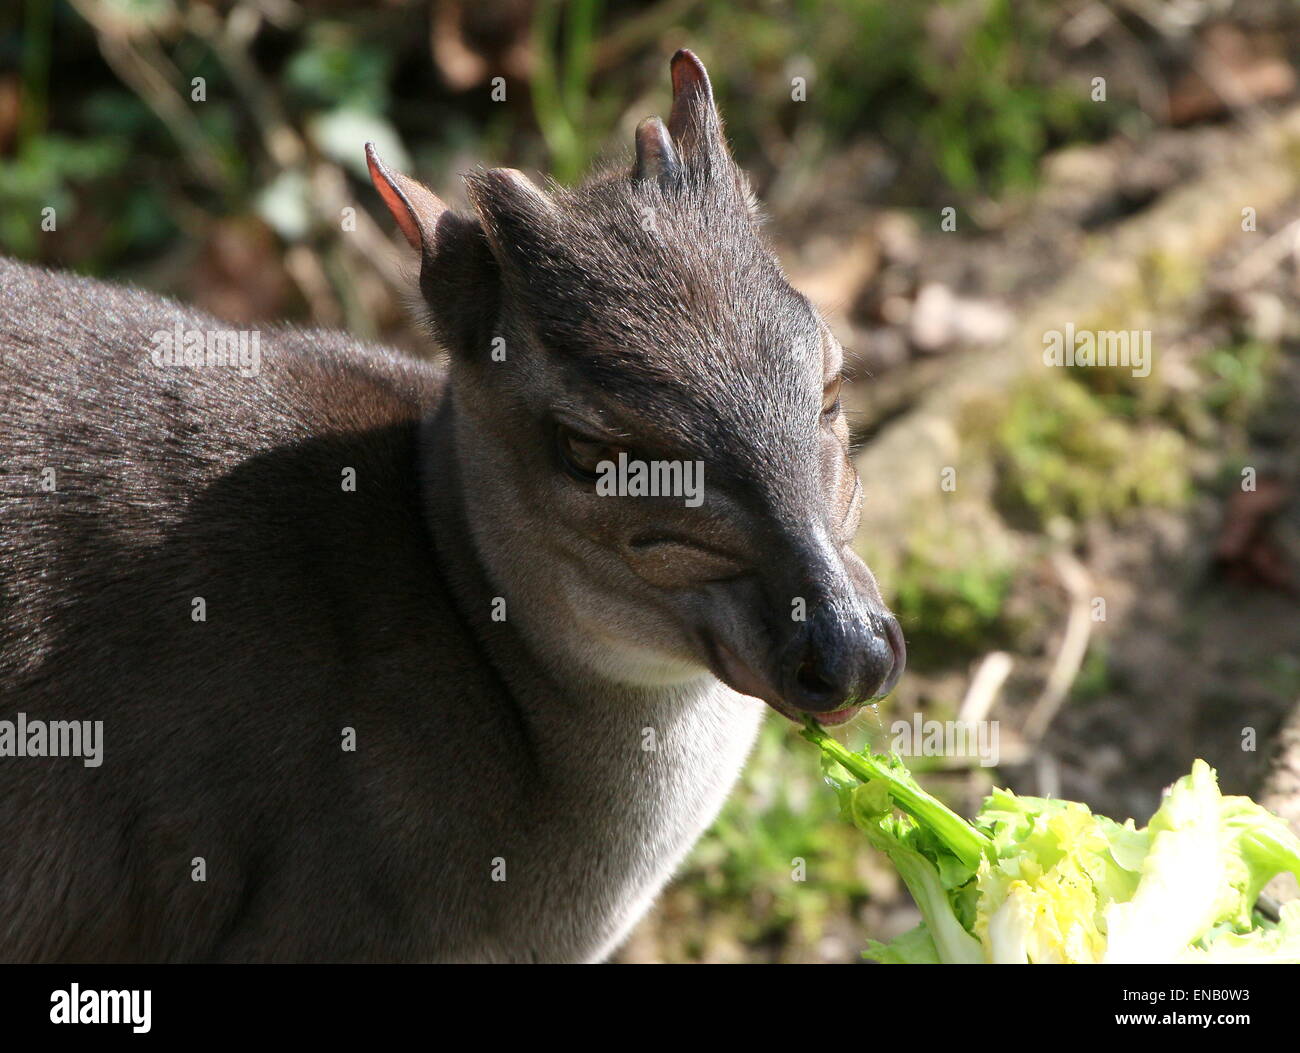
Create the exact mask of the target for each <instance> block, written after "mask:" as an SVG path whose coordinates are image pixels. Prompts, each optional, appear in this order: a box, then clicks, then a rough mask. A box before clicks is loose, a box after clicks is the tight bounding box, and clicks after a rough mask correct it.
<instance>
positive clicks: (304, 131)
mask: <svg viewBox="0 0 1300 1053" xmlns="http://www.w3.org/2000/svg"><path fill="white" fill-rule="evenodd" d="M87 10H89V9H87ZM103 10H104V11H105V12H106V16H107V14H109V13H111V17H112V18H113V19H114V20H115V21H114V25H115V32H117V31H121V30H122V29H123V28H125V30H126V35H125V36H124V37H123V39H125V40H129V41H131V42H132V46H136V47H138V48H139V55H140V56H143V58H144V59H146V60H147V61H148V62H149V63H152V64H154V65H156V66H158V69H157V74H158V75H160V76H161V77H162V79H163V82H162V83H160V82H158V81H157V80H156V79H155V80H154V81H152V87H151V88H150V89H149V90H148V91H147V92H144V93H143V94H142V89H141V83H143V82H142V81H141V80H140V79H139V77H138V76H137V77H136V78H135V79H133V80H132V82H131V84H130V85H126V84H123V82H122V81H121V80H120V79H119V73H120V72H121V69H122V60H121V59H120V58H119V59H118V60H116V61H114V62H110V61H107V60H106V58H105V56H104V55H101V54H100V52H99V48H98V42H97V39H96V35H95V31H94V29H93V28H92V27H91V26H90V25H88V24H87V23H86V22H85V21H84V20H83V18H82V17H81V15H80V14H79V13H78V12H77V11H75V10H74V9H72V8H71V7H70V6H69V5H68V4H67V3H66V0H25V2H24V3H23V4H21V5H19V6H18V7H16V8H15V9H13V10H12V11H10V12H7V13H5V14H4V15H0V41H3V43H4V48H5V50H6V51H8V52H9V53H11V54H14V55H16V56H17V57H18V59H19V63H20V67H21V79H22V98H23V110H22V123H21V128H20V129H19V130H18V133H17V134H16V135H15V136H14V137H13V143H12V145H11V147H10V149H9V150H8V156H7V157H6V158H5V159H4V162H3V168H4V171H3V173H2V174H0V216H3V217H4V218H3V221H2V222H0V247H2V248H3V249H5V250H6V251H9V252H12V253H16V254H18V255H21V256H28V257H31V256H38V255H40V254H41V253H42V252H43V251H45V252H46V254H47V255H51V256H52V257H56V258H58V259H59V260H60V261H62V262H66V263H71V264H74V265H80V266H85V267H89V268H91V269H97V270H108V269H111V268H112V266H113V264H114V263H115V262H117V261H120V260H124V259H138V258H140V257H142V256H147V255H149V254H152V253H157V252H158V251H159V250H160V248H161V247H162V246H163V244H164V243H165V242H166V240H167V239H168V238H169V237H170V238H175V237H177V236H178V234H179V232H180V231H181V230H182V229H185V230H187V231H188V232H189V234H190V236H193V233H194V231H195V224H196V223H201V222H202V221H203V217H205V216H206V217H208V218H209V219H210V220H215V219H217V218H219V217H229V216H231V215H235V214H240V213H249V212H252V211H255V202H257V201H258V200H260V199H261V198H262V197H263V195H264V192H265V190H266V187H267V186H268V185H269V184H271V183H273V182H274V181H275V180H276V179H277V178H279V176H280V175H281V174H282V171H281V163H282V160H283V158H279V159H277V157H276V156H274V155H272V154H268V142H269V139H268V130H269V129H271V128H273V126H274V125H275V124H276V123H277V121H278V120H279V118H280V117H281V116H283V118H284V121H285V122H286V126H287V127H288V128H291V129H294V130H295V131H297V132H298V133H299V134H300V135H302V136H303V138H304V139H305V141H306V142H307V143H308V144H314V145H317V146H318V147H319V148H320V149H322V150H323V151H324V152H325V153H326V154H327V155H329V156H334V155H336V154H338V153H340V152H341V148H340V146H339V145H338V144H337V143H332V144H331V143H323V142H322V143H317V139H316V137H317V136H319V135H323V134H325V132H326V131H328V130H329V129H331V128H334V129H337V128H338V127H339V123H338V120H337V119H326V118H338V115H340V114H347V115H352V116H353V117H355V115H357V114H364V115H366V116H367V117H368V119H369V124H370V127H372V128H375V129H377V132H376V134H381V135H386V136H387V139H388V140H389V141H391V142H394V143H399V144H400V143H402V142H403V141H404V142H405V143H406V145H407V147H408V148H409V151H410V153H412V154H414V155H415V156H416V158H417V159H418V160H420V161H421V167H422V168H423V169H425V170H427V169H428V168H429V167H430V166H432V167H433V168H434V170H435V171H438V170H439V169H441V168H442V166H445V165H447V164H448V163H450V162H451V161H452V158H453V156H456V157H459V156H460V154H459V153H458V151H463V150H469V149H472V150H473V151H474V153H475V154H476V155H477V156H479V157H481V158H482V159H483V160H484V161H488V162H492V163H513V164H517V165H519V164H522V165H528V166H535V167H537V168H541V169H544V170H547V171H549V172H551V173H552V174H554V175H555V176H556V177H557V178H558V179H560V180H561V181H570V180H574V179H576V178H578V177H580V176H581V175H582V174H583V172H584V171H586V170H587V169H588V167H589V166H590V165H591V164H592V163H593V161H595V160H596V159H597V158H599V157H600V156H602V155H606V154H610V153H612V152H626V149H627V144H626V143H625V142H623V141H622V135H623V134H624V133H620V129H625V128H626V127H627V126H628V121H629V114H628V111H627V107H628V105H629V102H630V100H634V99H642V98H645V97H648V96H650V95H653V96H654V97H656V98H660V99H662V98H663V97H664V94H665V86H664V61H665V60H666V58H667V55H668V53H669V52H670V50H671V48H672V47H675V46H677V45H678V44H679V43H689V44H690V46H692V47H693V48H694V49H695V50H696V51H697V52H699V53H700V54H701V55H702V56H703V57H704V59H705V60H706V62H707V63H708V64H709V68H710V72H711V74H712V76H713V78H714V80H715V83H716V85H717V87H718V92H719V95H720V97H721V100H722V103H723V106H724V110H725V113H726V117H727V122H728V132H729V134H730V135H731V137H732V138H733V139H734V140H735V142H736V144H737V149H738V152H739V153H740V155H741V156H742V157H743V158H744V159H745V161H746V163H747V164H749V165H751V166H753V167H755V168H757V169H759V173H758V174H759V175H760V178H764V177H770V176H771V175H772V174H773V173H774V172H775V171H776V170H777V169H778V168H779V167H780V166H781V165H783V164H785V163H787V162H788V161H791V160H795V159H797V160H798V162H799V163H801V164H805V165H810V166H815V165H816V164H817V163H818V159H819V157H822V156H828V155H830V154H831V153H833V152H835V151H838V150H841V149H843V148H844V147H845V146H846V145H847V144H849V143H851V142H853V141H857V140H869V141H874V142H876V143H878V144H879V145H880V146H881V147H882V148H883V149H884V150H885V151H886V152H887V153H888V155H889V156H890V157H891V158H892V161H893V164H894V166H895V167H896V168H897V170H898V171H899V173H900V175H901V178H899V179H898V180H896V181H895V182H894V188H895V189H894V190H893V191H891V193H893V194H894V195H895V197H896V199H897V203H900V204H907V203H909V200H910V202H911V203H915V202H919V201H922V200H926V201H928V200H930V199H931V198H932V197H933V195H934V194H935V193H936V192H941V191H944V190H945V188H946V192H947V193H948V194H949V195H950V196H955V197H956V198H958V199H960V198H961V196H962V195H967V194H998V193H1001V192H1003V191H1005V190H1007V189H1008V188H1019V187H1024V186H1027V185H1029V184H1030V183H1032V181H1033V179H1034V175H1035V171H1036V166H1037V163H1038V160H1039V159H1040V158H1041V156H1042V155H1043V153H1044V151H1046V150H1047V149H1048V148H1049V147H1051V146H1053V145H1055V144H1057V143H1060V142H1066V141H1074V140H1078V139H1086V138H1094V137H1097V136H1099V135H1102V134H1104V133H1105V132H1106V131H1107V130H1108V129H1112V128H1114V127H1116V126H1117V123H1118V122H1119V121H1121V120H1122V119H1123V118H1124V115H1125V114H1126V113H1127V112H1129V107H1128V105H1127V104H1126V103H1124V102H1123V101H1115V102H1113V103H1110V104H1107V105H1105V106H1099V105H1097V104H1095V103H1093V102H1091V101H1089V98H1088V94H1087V84H1086V82H1084V81H1082V80H1080V79H1079V78H1078V77H1076V76H1073V75H1071V74H1069V73H1068V72H1066V71H1065V70H1064V68H1063V66H1062V64H1061V63H1060V62H1058V61H1056V60H1055V59H1054V57H1053V53H1052V48H1051V42H1052V34H1053V32H1054V30H1055V28H1056V27H1057V26H1058V25H1059V23H1060V21H1061V19H1062V17H1063V15H1062V13H1061V12H1060V11H1059V10H1057V9H1056V7H1055V5H1052V4H1050V3H1045V2H1029V3H1012V2H1011V0H990V2H987V3H979V4H969V3H952V2H950V0H918V2H914V3H909V4H898V3H894V2H891V0H846V2H831V0H798V2H796V3H794V4H778V3H774V2H771V0H747V2H742V3H738V4H730V5H725V6H722V5H715V4H706V3H703V2H699V0H694V2H692V0H659V2H658V3H652V4H644V5H631V4H626V3H617V2H613V0H574V2H571V3H560V2H559V0H536V2H535V3H533V4H532V5H528V4H520V5H516V6H514V7H512V8H509V9H507V8H503V9H502V10H501V12H500V13H499V14H498V16H497V17H498V18H499V19H500V20H506V19H508V18H510V17H516V18H520V19H523V20H524V24H523V25H522V26H521V27H518V32H519V33H520V35H521V36H522V37H523V39H525V40H526V41H527V44H528V49H529V53H530V55H531V74H530V76H529V80H528V83H526V84H519V83H517V82H511V83H510V84H509V85H508V89H509V90H508V97H507V100H506V102H505V104H504V105H501V104H498V103H496V102H494V101H493V98H492V95H491V86H490V84H489V83H488V82H484V83H482V84H480V85H478V86H475V87H473V88H469V89H460V90H456V89H451V88H449V87H448V86H447V85H446V84H443V83H441V82H440V81H439V78H438V74H437V70H436V67H435V65H434V63H433V62H432V61H431V56H430V54H429V51H428V47H427V42H428V39H429V26H428V24H427V18H428V11H429V9H428V7H427V5H425V4H423V3H417V2H415V0H409V2H407V3H405V4H401V3H399V4H394V5H391V6H389V7H386V8H383V9H380V10H375V9H372V8H371V7H370V6H369V5H365V4H360V3H337V4H332V5H330V6H329V8H328V11H327V13H324V14H316V15H314V16H313V17H307V18H303V19H301V20H299V21H296V22H291V23H283V22H282V20H280V21H271V22H264V23H263V25H262V30H261V32H259V33H257V34H254V35H252V36H250V37H248V38H247V39H245V38H242V37H240V36H239V35H238V34H232V33H231V32H229V31H228V27H226V26H224V25H223V24H222V22H221V18H222V17H223V16H224V15H225V14H226V12H225V10H224V9H222V8H213V9H208V8H206V6H203V5H198V6H196V8H195V10H199V11H201V12H202V11H208V12H209V13H208V14H207V15H206V16H204V17H194V15H193V11H191V10H190V9H189V8H188V7H187V6H177V5H173V4H172V3H169V2H167V0H134V2H127V0H116V2H114V3H113V4H111V5H110V6H109V7H107V8H104V9H103ZM187 11H188V12H189V13H188V14H184V13H185V12H187ZM505 28H506V29H509V28H510V27H509V26H506V27H505ZM132 62H133V63H134V64H135V65H136V66H137V67H138V65H139V60H132ZM161 63H165V65H163V64H161ZM69 70H75V71H76V76H75V77H70V76H67V75H66V73H67V71H69ZM493 72H496V71H494V70H492V69H489V70H488V73H493ZM196 76H197V77H203V78H204V80H205V82H206V95H207V100H208V101H207V103H206V104H202V103H198V102H195V101H193V100H191V98H190V85H191V79H192V78H193V77H196ZM795 78H802V79H803V81H804V82H805V83H806V95H807V101H795V99H794V98H793V96H794V94H795V92H794V90H793V84H794V81H795ZM144 79H145V80H146V81H147V80H149V78H148V77H146V78H144ZM633 123H634V122H633ZM322 130H324V131H322ZM474 139H477V140H478V144H477V145H472V140H474ZM398 148H399V149H400V146H399V147H398ZM359 156H360V155H359V144H358V157H359ZM128 159H129V166H128ZM353 167H355V166H353ZM128 168H129V170H128ZM764 169H765V170H766V172H764ZM422 174H423V173H422ZM145 186H147V187H148V188H149V190H150V192H151V193H152V196H153V198H154V205H153V207H152V208H145V207H142V205H141V203H140V198H139V194H140V191H141V189H142V187H145ZM86 199H91V200H93V202H94V206H95V208H96V209H97V211H99V213H100V214H101V215H102V216H103V217H105V222H104V223H103V225H102V229H101V228H99V227H97V228H96V230H95V231H94V232H93V233H92V232H89V231H86V232H83V236H81V237H79V238H78V239H75V240H69V239H64V240H62V241H60V242H58V243H57V251H55V250H54V249H50V248H49V247H48V246H46V245H45V244H44V243H43V242H42V241H41V238H40V231H39V224H38V223H37V222H33V220H32V217H33V215H34V214H37V215H39V208H42V207H46V206H48V205H53V206H54V207H55V208H57V209H58V210H59V213H60V215H63V214H65V212H66V214H69V215H70V214H71V213H70V212H67V210H69V209H70V208H72V207H73V206H74V205H75V204H77V202H78V201H81V202H83V204H82V207H83V209H84V207H85V205H84V201H85V200H86ZM34 209H36V213H34V212H33V210H34ZM158 213H161V215H159V214H158ZM32 228H34V229H32Z"/></svg>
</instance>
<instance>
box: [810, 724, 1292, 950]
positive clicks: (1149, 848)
mask: <svg viewBox="0 0 1300 1053" xmlns="http://www.w3.org/2000/svg"><path fill="white" fill-rule="evenodd" d="M804 735H805V737H806V738H808V739H809V740H810V741H811V742H814V743H816V745H817V746H818V747H820V749H821V751H822V764H823V769H824V771H825V773H826V778H827V781H828V782H829V783H830V784H831V786H833V787H834V788H835V790H836V792H837V793H838V794H839V797H840V805H841V811H842V813H843V814H844V816H845V817H846V818H847V819H849V820H850V821H852V822H853V823H854V825H856V826H857V828H858V829H859V830H861V831H862V832H863V833H864V834H865V835H866V837H867V840H868V841H869V842H870V843H871V844H872V845H873V846H874V847H875V848H877V849H879V850H880V851H881V852H883V853H885V855H886V856H888V857H889V860H890V861H891V862H892V863H893V865H894V867H895V868H896V869H897V870H898V872H899V875H900V876H901V877H902V879H903V881H904V883H905V884H906V885H907V887H908V890H909V891H910V892H911V893H912V896H913V898H914V899H915V900H916V903H917V906H918V907H919V908H920V911H921V917H922V918H923V921H922V923H921V925H920V926H918V927H917V928H916V929H914V930H912V931H911V932H909V933H906V934H905V935H903V936H900V937H898V938H897V939H895V940H893V941H891V942H890V943H888V944H884V943H879V942H875V941H873V942H872V943H871V944H870V945H869V946H868V948H867V950H866V951H865V952H864V953H865V956H866V957H868V958H873V959H875V960H876V961H879V962H885V963H891V964H921V963H938V962H962V963H1022V964H1023V963H1028V964H1049V963H1075V962H1161V963H1163V962H1188V963H1195V962H1300V902H1297V903H1292V904H1287V905H1286V906H1284V907H1283V908H1282V910H1281V912H1280V919H1279V920H1278V921H1276V922H1274V921H1270V920H1268V919H1266V918H1264V917H1263V916H1261V915H1260V914H1259V913H1258V911H1257V910H1256V905H1257V900H1258V897H1259V893H1260V890H1261V889H1262V888H1263V887H1264V885H1265V884H1267V883H1268V881H1270V880H1271V879H1272V878H1273V877H1274V876H1275V875H1277V874H1279V873H1283V872H1289V873H1292V874H1294V875H1296V877H1297V878H1300V840H1298V839H1297V838H1296V836H1295V835H1294V834H1293V833H1292V832H1291V830H1290V829H1289V828H1288V827H1287V825H1286V823H1284V822H1283V821H1282V820H1281V819H1279V818H1278V817H1277V816H1275V815H1273V814H1271V813H1270V812H1268V811H1266V810H1265V809H1263V808H1261V807H1260V806H1259V805H1257V804H1256V803H1255V802H1254V801H1252V800H1250V799H1249V798H1247V797H1225V796H1223V795H1222V794H1221V793H1220V792H1219V786H1218V779H1217V778H1216V776H1215V773H1214V769H1212V768H1211V767H1210V766H1209V765H1208V764H1206V763H1205V762H1204V761H1201V760H1198V761H1196V762H1195V763H1194V764H1193V765H1192V771H1191V773H1190V774H1188V775H1186V776H1184V777H1183V778H1181V779H1179V780H1178V781H1177V782H1176V783H1174V785H1173V786H1172V787H1171V788H1170V790H1169V792H1168V793H1167V795H1166V796H1165V799H1164V801H1163V802H1162V804H1161V806H1160V808H1159V809H1158V810H1157V811H1156V813H1155V815H1153V816H1152V817H1151V821H1150V822H1149V823H1148V825H1147V826H1146V827H1145V828H1144V829H1140V830H1139V829H1138V828H1137V827H1136V826H1135V825H1134V823H1133V820H1131V819H1130V820H1128V821H1127V822H1125V823H1123V824H1120V823H1116V822H1114V821H1112V820H1110V819H1107V818H1106V817H1104V816H1098V815H1093V814H1092V812H1091V811H1089V809H1088V808H1087V807H1086V806H1085V805H1082V804H1078V803H1076V802H1073V801H1057V800H1048V799H1044V798H1038V797H1018V796H1016V795H1015V794H1013V793H1011V792H1010V791H1007V790H997V791H995V792H994V793H993V794H991V795H990V796H989V797H988V798H987V799H986V800H985V802H984V805H983V807H982V808H981V809H980V812H979V814H978V815H977V816H976V817H975V819H974V821H973V822H967V821H966V820H964V819H962V818H961V817H960V816H959V815H957V814H956V813H955V812H953V811H952V810H951V809H949V808H948V807H946V806H945V805H944V804H943V803H942V802H940V801H938V800H936V799H935V798H934V797H933V796H931V795H930V794H928V793H926V792H925V790H923V789H922V788H921V787H920V785H919V784H918V783H917V782H916V780H915V779H914V778H913V777H912V775H911V773H910V772H908V770H907V768H906V767H905V766H904V765H903V763H902V761H901V760H900V759H899V758H898V757H896V756H891V757H882V756H875V755H872V754H870V753H866V752H864V753H853V752H852V751H850V750H848V749H847V748H845V747H844V746H843V745H841V744H840V743H839V742H837V741H835V740H834V739H832V738H831V737H830V736H829V735H827V734H826V733H825V732H824V731H823V730H822V729H821V728H820V727H818V726H817V725H816V724H815V723H813V722H811V721H810V722H809V723H808V726H807V728H806V730H805V731H804Z"/></svg>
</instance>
